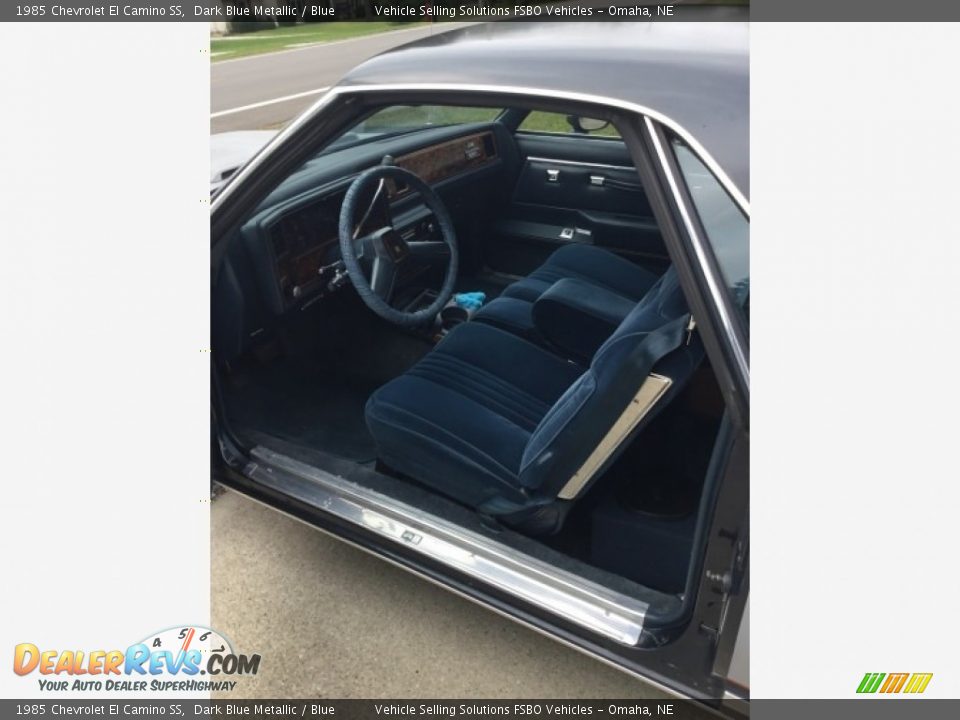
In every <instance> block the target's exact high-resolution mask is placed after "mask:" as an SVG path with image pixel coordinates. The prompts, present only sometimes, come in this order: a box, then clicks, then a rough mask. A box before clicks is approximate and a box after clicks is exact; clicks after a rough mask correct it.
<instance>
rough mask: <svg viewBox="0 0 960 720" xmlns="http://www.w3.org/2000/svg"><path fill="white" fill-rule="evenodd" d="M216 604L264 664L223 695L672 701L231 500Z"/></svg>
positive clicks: (220, 534) (233, 635)
mask: <svg viewBox="0 0 960 720" xmlns="http://www.w3.org/2000/svg"><path fill="white" fill-rule="evenodd" d="M211 605H212V608H211V611H212V625H213V627H215V628H217V629H218V630H220V631H221V632H223V633H224V634H225V635H226V636H227V637H229V638H230V639H231V640H232V641H233V643H234V645H235V646H236V648H237V649H238V651H240V652H246V653H253V652H257V653H260V655H261V656H262V661H261V664H260V672H259V673H258V675H256V676H255V677H250V678H244V680H243V682H241V683H240V684H239V685H238V686H237V689H236V690H235V691H234V692H232V693H230V694H229V695H228V696H224V697H230V698H234V699H237V698H242V697H250V698H253V697H259V698H270V697H273V698H283V697H287V698H314V697H318V698H322V697H329V698H377V697H382V698H391V697H392V698H430V697H433V698H438V697H442V698H491V697H531V698H532V697H537V698H558V699H560V698H621V699H657V698H665V697H667V696H665V695H663V694H661V693H660V692H659V691H657V690H656V689H654V688H652V687H650V686H649V685H646V684H645V683H643V682H640V681H639V680H636V679H635V678H633V677H631V676H628V675H626V674H624V673H621V672H620V671H618V670H616V669H614V668H612V667H609V666H607V665H604V664H602V663H600V662H598V661H596V660H593V659H592V658H589V657H587V656H585V655H582V654H581V653H579V652H577V651H575V650H572V649H570V648H568V647H566V646H563V645H560V644H559V643H557V642H555V641H553V640H551V639H550V638H548V637H545V636H543V635H540V634H538V633H535V632H533V631H532V630H528V629H526V628H524V627H521V626H519V625H517V624H516V623H513V622H511V621H509V620H506V619H505V618H503V617H501V616H500V615H497V614H496V613H494V612H492V611H490V610H487V609H485V608H483V607H481V606H479V605H476V604H474V603H472V602H469V601H468V600H465V599H464V598H461V597H459V596H456V595H454V594H452V593H450V592H447V591H446V590H443V589H441V588H439V587H437V586H435V585H433V584H431V583H429V582H427V581H425V580H422V579H420V578H418V577H416V576H415V575H412V574H410V573H408V572H406V571H404V570H401V569H400V568H397V567H394V566H393V565H390V564H388V563H386V562H384V561H382V560H380V559H378V558H376V557H373V556H371V555H369V554H368V553H365V552H363V551H361V550H357V549H356V548H353V547H351V546H349V545H347V544H346V543H343V542H340V541H339V540H336V539H334V538H331V537H329V536H327V535H325V534H323V533H321V532H318V531H317V530H314V529H313V528H310V527H307V526H306V525H303V524H302V523H300V522H298V521H296V520H293V519H290V518H288V517H286V516H283V515H280V514H279V513H277V512H275V511H273V510H271V509H269V508H266V507H263V506H262V505H259V504H258V503H255V502H253V501H251V500H249V499H247V498H245V497H244V496H242V495H239V494H237V493H233V492H225V493H223V494H221V495H220V496H219V497H218V498H217V499H216V500H215V501H214V502H213V503H212V505H211Z"/></svg>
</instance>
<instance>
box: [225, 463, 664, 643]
mask: <svg viewBox="0 0 960 720" xmlns="http://www.w3.org/2000/svg"><path fill="white" fill-rule="evenodd" d="M251 457H252V460H251V462H250V463H249V464H248V465H247V467H246V468H245V469H244V474H246V475H247V476H248V477H250V478H251V479H253V480H256V481H257V482H259V483H262V484H264V485H267V486H269V487H271V488H273V489H274V490H278V491H280V492H282V493H284V494H286V495H290V496H292V497H294V498H296V499H297V500H299V501H301V502H304V503H306V504H308V505H312V506H314V507H316V508H318V509H320V510H322V511H324V512H327V513H330V514H331V515H334V516H336V517H338V518H340V519H341V520H346V521H348V522H351V523H353V524H355V525H358V526H360V527H362V528H364V529H366V530H368V531H371V532H373V533H375V534H377V535H379V536H381V537H383V538H386V539H388V540H391V541H393V542H395V543H397V544H398V545H401V546H406V547H408V548H410V549H412V550H414V551H415V552H418V553H421V554H423V555H425V556H427V557H429V558H430V559H432V560H434V561H436V562H439V563H442V564H444V565H446V566H448V567H450V568H452V569H454V570H457V571H459V572H461V573H464V574H465V575H468V576H469V577H472V578H474V579H476V580H478V581H480V582H483V583H486V584H488V585H491V586H493V587H495V588H497V589H498V590H500V591H502V592H505V593H507V594H509V595H512V596H514V597H516V598H518V599H520V600H523V601H525V602H527V603H530V604H532V605H535V606H537V607H539V608H542V609H544V610H546V611H548V612H550V613H552V614H554V615H556V616H558V617H559V618H562V619H563V620H566V621H567V622H570V623H573V624H576V625H579V626H580V627H583V628H586V629H587V630H590V631H592V632H595V633H597V634H599V635H602V636H603V637H605V638H609V639H611V640H614V641H616V642H618V643H620V644H623V645H628V646H635V645H637V643H638V642H639V640H640V634H641V631H642V629H643V621H644V616H645V615H646V612H647V607H648V606H647V604H646V603H644V602H642V601H640V600H637V599H635V598H631V597H629V596H627V595H623V594H622V593H618V592H615V591H612V590H609V589H608V588H604V587H602V586H600V585H597V584H596V583H594V582H592V581H590V580H587V579H585V578H583V577H580V576H578V575H575V574H573V573H570V572H567V571H565V570H560V569H558V568H555V567H552V566H551V565H549V564H547V563H545V562H542V561H540V560H537V559H536V558H532V557H530V556H528V555H524V554H522V553H518V552H517V551H515V550H512V549H510V548H509V547H507V546H506V545H503V544H502V543H499V542H497V541H495V540H492V539H490V538H487V537H484V536H483V535H480V534H477V533H474V532H472V531H470V530H466V529H464V528H461V527H459V526H457V525H455V524H453V523H450V522H448V521H446V520H443V519H441V518H438V517H435V516H433V515H430V514H429V513H425V512H423V511H420V510H417V509H416V508H413V507H411V506H409V505H406V504H404V503H400V502H397V501H396V500H394V499H392V498H390V497H388V496H386V495H383V494H381V493H377V492H374V491H372V490H369V489H367V488H364V487H362V486H360V485H357V484H356V483H352V482H350V481H348V480H345V479H343V478H341V477H337V476H334V475H331V474H329V473H326V472H324V471H323V470H320V469H318V468H315V467H312V466H310V465H307V464H305V463H302V462H300V461H298V460H294V459H292V458H290V457H287V456H285V455H281V454H280V453H277V452H275V451H273V450H270V449H268V448H265V447H262V446H258V447H256V448H254V449H253V450H252V451H251Z"/></svg>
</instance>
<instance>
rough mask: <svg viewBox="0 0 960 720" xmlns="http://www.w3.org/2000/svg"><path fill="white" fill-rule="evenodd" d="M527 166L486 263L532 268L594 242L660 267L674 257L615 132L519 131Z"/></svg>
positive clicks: (522, 271)
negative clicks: (569, 247)
mask: <svg viewBox="0 0 960 720" xmlns="http://www.w3.org/2000/svg"><path fill="white" fill-rule="evenodd" d="M515 137H516V141H517V147H518V149H519V152H520V170H519V172H518V175H517V180H516V185H515V187H514V191H513V194H512V196H511V199H510V202H509V203H508V207H507V211H506V213H505V214H504V217H503V218H502V219H500V220H499V221H498V222H496V223H495V224H494V228H493V230H494V232H493V237H492V241H491V243H490V245H489V248H488V253H487V255H488V257H487V263H488V264H489V265H490V266H491V267H492V268H493V269H495V270H499V271H501V272H506V273H509V274H512V275H526V274H528V273H530V272H531V271H532V270H534V269H535V268H536V267H537V266H538V265H539V264H540V263H542V262H543V261H544V260H545V259H546V257H547V256H548V255H549V254H550V253H551V252H553V251H554V250H556V249H557V248H558V247H561V246H562V245H564V244H566V243H572V242H577V243H587V244H592V245H597V246H599V247H603V248H605V249H607V250H611V251H613V252H616V253H618V254H620V255H623V256H624V257H628V258H630V259H632V260H634V261H636V262H639V263H640V264H642V265H644V266H645V267H649V268H650V269H651V270H654V271H661V270H662V269H664V268H665V267H666V264H667V262H668V260H667V254H666V250H665V249H664V247H663V240H662V238H661V236H660V231H659V229H658V228H657V224H656V221H655V220H654V218H653V212H652V211H651V209H650V203H649V201H648V200H647V196H646V193H645V192H644V190H643V186H642V184H641V183H640V178H639V176H638V175H637V171H636V169H635V168H634V166H633V161H632V160H631V159H630V154H629V152H628V151H627V148H626V145H624V143H623V142H622V141H620V140H617V139H612V138H598V137H590V136H583V137H580V136H575V135H549V134H536V133H523V132H520V133H517V134H516V135H515Z"/></svg>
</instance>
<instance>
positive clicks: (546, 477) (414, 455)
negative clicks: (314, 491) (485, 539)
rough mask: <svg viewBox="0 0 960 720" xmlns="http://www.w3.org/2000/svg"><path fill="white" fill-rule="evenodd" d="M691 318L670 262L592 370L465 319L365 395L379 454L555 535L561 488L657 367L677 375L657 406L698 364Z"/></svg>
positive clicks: (422, 478)
mask: <svg viewBox="0 0 960 720" xmlns="http://www.w3.org/2000/svg"><path fill="white" fill-rule="evenodd" d="M688 318H689V315H688V314H687V308H686V303H685V300H684V298H683V294H682V292H681V291H680V288H679V284H678V282H677V277H676V273H675V272H674V271H673V270H669V271H667V273H666V274H664V276H663V277H661V278H660V279H659V280H658V281H656V282H655V284H654V285H653V287H652V288H650V289H649V291H648V292H647V293H646V295H645V296H644V297H643V298H642V299H641V300H640V301H639V302H638V303H637V304H636V306H635V307H634V308H633V310H631V311H630V313H629V314H628V315H627V317H626V318H625V319H624V320H623V322H622V323H621V324H620V325H619V327H618V328H617V329H616V331H615V332H614V333H613V334H612V335H611V336H610V338H609V339H608V340H607V341H606V342H605V343H604V344H603V345H602V346H601V347H600V348H599V349H598V350H597V351H596V353H595V354H594V355H593V358H592V359H591V361H590V363H589V365H588V366H586V367H585V366H583V365H580V364H577V363H574V362H570V361H568V360H564V359H562V358H560V357H559V356H557V355H555V354H553V353H551V352H550V351H548V350H546V349H544V348H542V347H540V346H538V345H535V344H534V343H531V342H529V341H528V340H526V339H524V338H523V337H520V336H518V335H516V334H514V333H511V332H508V331H505V330H503V329H500V328H498V327H494V326H491V325H487V324H484V323H477V322H468V323H464V324H463V325H460V326H458V327H456V328H455V329H454V330H453V331H452V332H451V333H450V334H449V335H448V336H447V337H446V338H445V339H444V340H443V341H441V342H440V343H439V344H438V345H437V347H436V348H434V350H433V351H431V352H430V353H429V354H428V355H427V356H426V357H424V358H423V359H422V360H421V361H420V362H418V363H417V364H416V365H415V366H413V367H412V368H411V369H410V370H409V371H408V372H406V373H405V374H404V375H401V376H400V377H398V378H396V379H394V380H392V381H391V382H389V383H387V384H386V385H384V386H383V387H381V388H379V389H378V390H377V391H376V392H374V393H373V395H372V396H371V397H370V399H369V401H368V402H367V407H366V419H367V426H368V428H369V430H370V433H371V435H372V436H373V438H374V440H375V442H376V445H377V452H378V457H379V458H380V460H381V461H382V462H384V463H386V464H387V465H388V466H389V467H391V468H393V469H394V470H396V471H399V472H400V473H402V474H404V475H406V476H409V477H410V478H412V479H414V480H416V481H418V482H420V483H422V484H424V485H427V486H429V487H430V488H433V489H434V490H436V491H438V492H440V493H442V494H444V495H447V496H449V497H451V498H454V499H456V500H459V501H460V502H462V503H464V504H466V505H469V506H470V507H473V508H475V509H476V510H477V511H479V512H481V513H483V514H485V515H489V516H492V517H496V518H500V519H502V520H504V521H505V522H508V523H509V524H513V525H517V526H521V527H523V528H524V529H525V530H527V531H529V532H552V531H555V530H557V529H558V528H559V527H560V525H561V524H562V522H563V519H564V517H565V514H566V511H567V509H569V505H570V500H569V499H567V500H561V499H560V498H559V497H558V496H559V494H560V491H561V489H562V488H563V487H564V486H565V485H566V484H567V483H568V481H569V480H570V479H571V477H572V476H573V475H574V473H575V472H576V471H577V470H578V469H579V468H581V466H582V465H583V464H584V462H585V461H586V460H587V458H588V457H589V456H590V454H591V453H592V452H593V450H594V448H595V447H597V445H598V444H599V443H600V442H601V440H603V439H604V437H605V436H606V435H607V433H608V431H609V430H610V429H611V427H613V425H614V423H615V422H616V421H617V419H618V418H619V417H620V416H621V415H622V414H623V412H624V410H625V409H626V408H627V406H628V404H629V403H630V402H631V401H632V400H633V398H634V397H635V395H636V394H637V392H638V390H639V388H640V387H641V385H642V384H643V383H644V381H645V380H646V378H647V376H648V375H649V374H650V372H651V371H654V370H656V371H657V372H658V373H662V374H664V375H666V376H668V377H670V378H671V379H672V380H673V383H672V384H671V385H670V387H669V390H668V391H667V393H666V395H664V396H663V397H661V398H660V400H659V401H658V402H657V405H656V406H655V407H654V411H656V410H658V409H660V408H662V407H663V406H664V404H665V403H667V402H669V396H670V395H671V394H673V393H675V392H676V390H678V389H679V388H680V387H681V386H682V384H683V381H684V380H686V379H687V378H689V376H690V374H691V373H692V371H693V370H694V369H695V367H696V365H697V364H698V362H699V360H700V357H701V356H702V350H700V346H699V344H698V343H693V344H687V343H685V342H684V340H685V338H686V327H687V320H688ZM652 415H653V413H652V412H651V413H649V414H648V415H647V417H646V418H645V419H644V421H643V422H642V423H640V425H638V426H637V427H636V428H635V430H634V431H637V430H639V429H640V427H642V425H643V424H644V423H645V422H646V421H648V420H649V419H650V417H652ZM624 444H625V443H624ZM615 454H616V453H614V454H612V455H611V456H610V457H609V458H608V459H607V463H609V461H610V460H611V459H612V458H613V457H614V456H615ZM596 474H599V472H598V473H596Z"/></svg>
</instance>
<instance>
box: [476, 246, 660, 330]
mask: <svg viewBox="0 0 960 720" xmlns="http://www.w3.org/2000/svg"><path fill="white" fill-rule="evenodd" d="M558 280H577V281H579V282H582V283H584V284H588V285H591V286H593V287H595V288H596V289H597V290H598V291H601V292H605V293H607V294H608V295H610V296H612V297H616V298H620V299H622V300H624V301H626V302H628V303H629V304H630V305H631V306H632V305H633V304H635V303H637V302H639V301H640V299H641V298H642V297H643V296H644V295H645V294H646V293H647V291H649V290H650V288H651V287H653V284H654V283H655V282H656V281H657V275H655V274H654V273H652V272H650V271H649V270H645V269H643V268H642V267H640V266H639V265H636V264H634V263H632V262H630V261H629V260H624V259H623V258H622V257H620V256H619V255H614V254H613V253H612V252H609V251H607V250H603V249H601V248H598V247H595V246H593V245H584V244H571V245H564V246H563V247H561V248H560V249H559V250H557V251H556V252H554V253H553V254H552V255H550V257H549V258H547V260H546V262H544V263H543V265H541V266H540V267H539V268H537V269H536V270H534V271H533V272H532V273H530V275H529V276H528V277H525V278H524V279H522V280H518V281H516V282H515V283H513V284H511V285H508V286H507V287H506V288H505V289H504V291H503V293H501V294H500V296H499V297H498V298H497V299H496V300H493V301H492V302H490V303H489V304H487V305H485V306H484V307H483V308H482V309H481V310H480V312H478V313H477V315H476V317H475V319H476V320H480V321H481V322H486V323H489V324H491V325H496V326H497V327H501V328H503V329H505V330H510V331H511V332H513V333H516V334H518V335H522V336H524V337H527V338H530V339H533V340H535V341H539V340H541V338H540V337H539V336H538V333H537V331H536V329H535V326H534V319H533V305H534V303H535V302H536V301H537V300H539V299H540V298H541V297H542V296H543V295H544V294H545V293H546V292H547V291H548V290H550V288H552V287H553V286H554V284H555V283H556V282H557V281H558ZM620 319H621V320H622V319H623V317H622V316H621V317H620Z"/></svg>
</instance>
